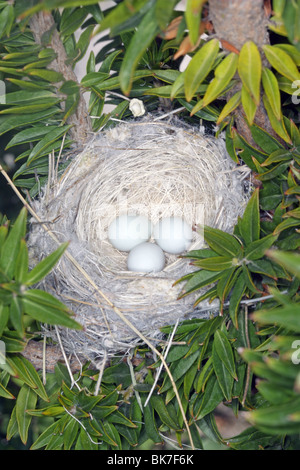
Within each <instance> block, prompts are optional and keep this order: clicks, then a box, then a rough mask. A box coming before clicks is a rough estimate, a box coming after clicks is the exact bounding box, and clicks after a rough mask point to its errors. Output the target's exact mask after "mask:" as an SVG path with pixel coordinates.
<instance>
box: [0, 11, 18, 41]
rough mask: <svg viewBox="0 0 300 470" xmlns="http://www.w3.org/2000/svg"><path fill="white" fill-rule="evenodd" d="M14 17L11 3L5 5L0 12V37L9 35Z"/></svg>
mask: <svg viewBox="0 0 300 470" xmlns="http://www.w3.org/2000/svg"><path fill="white" fill-rule="evenodd" d="M14 18H15V13H14V7H13V5H7V6H6V7H5V8H3V10H2V12H1V14H0V38H1V37H2V36H9V34H10V30H11V28H12V25H13V22H14Z"/></svg>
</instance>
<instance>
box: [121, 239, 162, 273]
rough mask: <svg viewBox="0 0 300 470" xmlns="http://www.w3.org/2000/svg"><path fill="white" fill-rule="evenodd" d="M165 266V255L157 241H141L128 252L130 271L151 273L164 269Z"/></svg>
mask: <svg viewBox="0 0 300 470" xmlns="http://www.w3.org/2000/svg"><path fill="white" fill-rule="evenodd" d="M164 266H165V255H164V252H163V251H162V249H161V248H160V247H159V246H158V245H156V244H155V243H149V242H145V243H141V244H140V245H137V246H136V247H134V248H133V249H132V250H131V251H130V252H129V254H128V258H127V267H128V270H129V271H137V272H142V273H151V272H159V271H162V270H163V268H164Z"/></svg>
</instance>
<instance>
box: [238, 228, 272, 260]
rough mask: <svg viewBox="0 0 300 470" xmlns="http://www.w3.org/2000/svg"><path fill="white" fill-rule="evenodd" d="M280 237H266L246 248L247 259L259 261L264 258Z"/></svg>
mask: <svg viewBox="0 0 300 470" xmlns="http://www.w3.org/2000/svg"><path fill="white" fill-rule="evenodd" d="M277 238H278V235H273V234H270V235H266V236H265V237H263V238H261V239H260V240H255V241H253V242H251V243H249V245H248V246H247V247H246V249H245V258H247V259H250V260H258V259H260V258H262V257H263V256H264V254H265V253H266V251H267V250H269V249H270V248H271V247H272V246H273V244H274V242H275V241H276V240H277Z"/></svg>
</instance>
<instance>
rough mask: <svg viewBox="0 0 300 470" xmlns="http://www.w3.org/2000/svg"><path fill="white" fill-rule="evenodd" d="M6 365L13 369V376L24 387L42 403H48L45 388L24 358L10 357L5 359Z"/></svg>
mask: <svg viewBox="0 0 300 470" xmlns="http://www.w3.org/2000/svg"><path fill="white" fill-rule="evenodd" d="M6 360H7V363H8V365H9V366H10V367H11V368H12V369H13V371H14V373H15V375H16V376H17V377H18V378H19V379H20V380H22V381H23V382H24V383H25V384H26V385H28V386H29V387H30V388H32V389H33V390H34V391H35V393H36V394H37V395H38V396H39V397H41V398H42V400H44V401H49V398H48V395H47V393H46V390H45V387H44V385H43V384H42V382H41V379H40V376H39V374H38V372H37V371H36V370H35V368H34V366H33V365H32V364H31V362H29V361H28V360H27V359H25V357H20V356H18V355H10V356H9V357H7V358H6Z"/></svg>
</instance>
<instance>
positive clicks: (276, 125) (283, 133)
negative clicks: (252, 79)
mask: <svg viewBox="0 0 300 470" xmlns="http://www.w3.org/2000/svg"><path fill="white" fill-rule="evenodd" d="M263 102H264V106H265V108H266V111H267V114H268V117H269V119H270V123H271V125H272V127H273V129H274V131H275V132H276V133H277V134H278V135H279V136H280V137H281V138H282V139H283V140H284V141H285V142H287V143H288V144H292V141H291V138H290V136H289V135H288V133H287V130H286V128H285V125H284V120H283V117H282V116H281V119H280V120H279V121H278V119H277V118H276V116H275V114H274V112H273V109H272V105H271V103H270V101H269V99H268V97H267V96H266V95H263Z"/></svg>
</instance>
